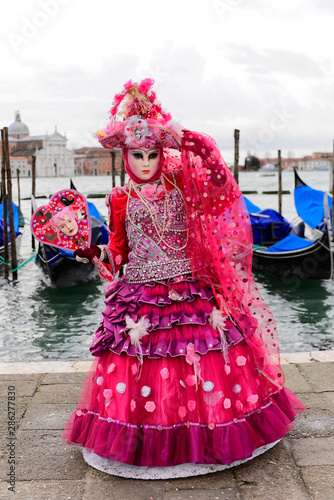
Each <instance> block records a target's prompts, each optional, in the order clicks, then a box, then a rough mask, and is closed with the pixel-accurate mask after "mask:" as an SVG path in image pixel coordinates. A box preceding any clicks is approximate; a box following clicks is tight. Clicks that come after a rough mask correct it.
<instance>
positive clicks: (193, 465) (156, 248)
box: [63, 79, 304, 479]
mask: <svg viewBox="0 0 334 500" xmlns="http://www.w3.org/2000/svg"><path fill="white" fill-rule="evenodd" d="M153 83H154V82H153V80H150V79H145V80H143V81H142V82H140V83H139V84H138V83H136V82H133V81H132V80H130V81H129V82H127V83H126V84H125V85H124V88H123V90H122V92H121V93H119V94H116V96H115V98H114V102H113V107H112V108H111V120H110V122H109V123H108V124H107V126H106V127H105V129H103V130H102V131H98V132H97V137H98V140H99V142H100V143H101V144H102V146H104V147H106V148H109V149H113V148H122V149H123V158H124V163H125V168H126V171H127V173H128V175H129V178H130V180H129V182H128V184H127V185H126V186H124V187H123V188H114V189H113V190H112V191H111V193H110V194H109V195H108V196H107V198H106V204H107V206H108V210H109V221H110V231H111V232H110V240H109V244H108V245H105V246H103V247H97V246H95V245H91V247H90V248H85V249H81V250H78V251H77V252H76V254H77V259H78V260H83V259H85V261H91V260H93V259H94V257H97V258H98V259H99V260H100V262H101V270H103V268H105V270H106V271H107V272H106V273H104V275H106V274H107V275H112V276H113V277H115V276H116V275H117V273H118V271H119V270H120V268H121V267H122V266H124V265H125V264H126V271H125V274H124V276H123V277H122V278H121V279H119V280H116V281H111V282H110V283H109V284H108V285H107V288H106V301H105V304H106V309H105V310H104V312H103V318H102V320H101V323H100V325H99V327H98V329H97V331H96V333H95V337H94V340H93V343H92V346H91V353H92V354H93V355H94V356H95V361H94V362H93V364H92V368H91V370H90V372H89V373H88V375H87V376H86V379H85V381H84V384H83V387H82V391H81V395H80V400H79V404H78V409H77V411H76V412H74V413H73V414H72V415H71V417H70V419H69V421H68V423H67V426H66V428H65V430H64V434H63V439H65V440H66V441H67V442H68V443H75V444H79V445H81V446H82V447H83V454H84V458H85V460H86V462H87V463H88V464H90V465H92V466H93V467H95V468H97V469H99V470H102V471H104V472H106V473H109V474H115V475H120V476H124V477H133V478H141V479H154V478H156V479H160V478H171V477H185V476H190V475H196V474H205V473H208V472H215V471H218V470H222V469H224V468H226V467H231V466H233V465H237V464H240V463H242V462H244V461H246V460H249V459H251V458H253V457H255V456H257V455H259V454H260V453H263V452H264V451H266V450H267V449H268V448H270V447H271V446H273V445H275V444H276V443H277V442H278V441H279V440H280V439H282V437H283V436H284V435H285V434H286V432H287V430H289V429H291V428H292V421H293V420H294V418H295V414H296V413H298V412H300V411H303V409H304V407H303V405H302V404H301V403H300V402H299V401H298V399H297V398H296V397H295V396H294V395H293V394H292V392H291V391H289V389H287V388H285V387H284V375H283V372H282V370H281V367H280V363H279V352H278V344H277V331H276V326H275V321H274V318H273V316H272V313H271V312H270V310H269V309H268V307H267V306H266V304H265V302H264V301H263V299H262V298H261V296H260V294H259V291H258V289H257V287H256V285H255V283H254V281H253V278H252V274H251V261H252V233H251V226H250V221H249V217H248V213H247V210H246V208H245V204H244V201H243V198H242V195H241V192H240V190H239V187H238V186H237V184H236V183H235V181H234V179H233V177H232V175H231V173H230V171H229V169H228V167H227V165H226V163H225V162H224V160H223V159H222V157H221V155H220V152H219V150H218V148H217V145H216V144H215V142H214V140H213V139H212V138H210V137H209V136H207V135H205V134H199V133H196V132H190V131H188V130H182V129H181V127H180V126H179V125H178V124H176V123H175V122H173V120H172V119H171V115H170V114H168V113H166V112H165V111H164V110H163V109H162V108H161V105H160V103H159V101H157V100H156V95H155V93H154V91H153V90H152V85H153ZM102 274H103V273H102ZM110 279H112V278H110Z"/></svg>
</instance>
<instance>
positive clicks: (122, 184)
mask: <svg viewBox="0 0 334 500" xmlns="http://www.w3.org/2000/svg"><path fill="white" fill-rule="evenodd" d="M124 184H125V167H124V160H123V156H122V163H121V186H124Z"/></svg>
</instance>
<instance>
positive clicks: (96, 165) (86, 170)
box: [74, 146, 122, 175]
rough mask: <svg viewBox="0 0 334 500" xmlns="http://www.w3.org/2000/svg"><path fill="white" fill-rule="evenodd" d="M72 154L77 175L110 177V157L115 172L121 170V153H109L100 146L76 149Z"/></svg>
mask: <svg viewBox="0 0 334 500" xmlns="http://www.w3.org/2000/svg"><path fill="white" fill-rule="evenodd" d="M74 153H75V159H74V161H75V168H76V172H77V175H111V171H112V155H114V158H115V160H114V161H115V168H116V172H120V170H121V163H122V152H121V151H119V150H115V151H110V150H108V149H105V148H103V147H102V146H100V147H96V148H92V147H85V148H80V149H76V150H75V151H74Z"/></svg>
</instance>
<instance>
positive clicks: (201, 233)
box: [181, 138, 284, 396]
mask: <svg viewBox="0 0 334 500" xmlns="http://www.w3.org/2000/svg"><path fill="white" fill-rule="evenodd" d="M210 139H211V138H210ZM211 140H213V139H211ZM217 151H218V148H217ZM181 159H182V169H183V190H184V201H185V206H186V211H187V216H188V224H189V244H188V250H189V257H190V259H191V265H192V272H193V276H194V277H196V278H199V279H203V280H205V281H207V282H209V283H210V284H211V285H212V287H213V289H214V292H215V295H216V297H217V299H218V301H219V302H220V304H221V309H222V311H223V313H226V314H228V315H230V316H231V317H232V318H234V320H235V321H236V323H237V324H238V326H239V328H240V329H241V330H242V332H243V334H244V336H245V339H246V341H247V343H248V344H249V346H250V347H251V348H252V351H253V354H254V359H255V363H256V366H257V368H258V370H259V371H261V372H262V373H263V374H264V375H265V376H266V377H267V379H268V382H269V381H271V382H274V383H275V384H276V385H277V387H278V388H280V387H282V386H283V385H284V375H283V372H282V370H281V367H280V361H279V350H278V342H277V329H276V324H275V320H274V317H273V314H272V313H271V311H270V309H269V308H268V306H267V304H266V303H265V302H264V300H263V299H262V297H261V295H260V293H259V290H258V288H257V286H256V284H255V282H254V279H253V276H252V254H253V252H252V249H253V237H252V230H251V225H250V219H249V215H248V212H247V209H246V205H245V202H244V199H243V197H242V194H241V191H240V189H239V186H238V185H237V184H236V182H235V180H234V178H233V176H232V174H231V172H230V171H229V168H228V167H227V165H226V163H225V161H224V160H223V158H222V157H221V156H220V153H219V155H217V162H218V164H219V172H220V173H221V174H222V175H219V176H218V177H217V176H216V177H215V174H214V172H211V171H210V169H208V167H207V166H205V165H204V164H203V162H202V160H201V159H200V158H199V157H198V156H195V155H194V154H193V153H190V152H186V151H183V152H182V156H181ZM271 390H272V389H271V388H270V383H268V396H269V395H270V391H271Z"/></svg>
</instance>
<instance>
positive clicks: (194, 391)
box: [63, 278, 304, 478]
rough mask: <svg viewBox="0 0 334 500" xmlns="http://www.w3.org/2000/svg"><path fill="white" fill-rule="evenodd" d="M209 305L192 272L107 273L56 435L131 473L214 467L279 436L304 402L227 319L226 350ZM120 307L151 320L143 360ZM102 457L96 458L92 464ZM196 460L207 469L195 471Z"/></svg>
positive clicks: (135, 316) (246, 454) (136, 318)
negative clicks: (101, 304) (80, 376)
mask: <svg viewBox="0 0 334 500" xmlns="http://www.w3.org/2000/svg"><path fill="white" fill-rule="evenodd" d="M216 306H217V305H216V303H215V299H214V297H213V295H212V292H211V290H210V287H207V286H206V285H205V284H204V283H201V282H199V281H194V280H192V279H190V278H189V279H183V280H182V281H180V280H170V281H168V280H167V281H165V282H162V283H155V284H154V283H151V284H147V285H142V284H140V285H132V284H127V283H125V281H124V280H121V281H119V282H116V283H113V284H112V286H110V287H109V289H108V290H107V292H106V310H105V311H104V313H103V320H102V322H101V324H100V326H99V328H98V330H97V332H96V336H95V338H94V341H93V345H92V348H91V351H92V353H93V354H95V355H97V356H96V359H95V361H94V362H93V364H92V368H91V370H90V372H89V373H88V375H87V376H86V379H85V381H84V383H83V387H82V391H81V395H80V400H79V404H78V409H77V411H75V412H74V413H73V414H72V415H71V417H70V419H69V421H68V423H67V425H66V428H65V430H64V433H63V439H65V440H66V441H67V442H68V443H74V444H79V445H81V446H82V447H84V449H85V453H86V456H87V457H88V456H89V457H90V458H89V459H88V458H87V461H88V462H89V463H91V464H92V465H93V466H96V467H97V468H100V469H101V470H106V472H110V470H111V471H112V472H111V473H115V474H117V473H118V472H117V468H115V467H114V468H112V467H111V469H110V470H108V467H106V465H105V464H106V463H108V462H110V464H115V463H118V464H124V466H125V464H128V465H127V466H125V467H129V466H134V468H135V469H136V473H135V474H131V473H124V472H123V473H122V472H120V473H119V474H120V475H126V476H127V477H142V478H145V477H146V476H145V475H144V474H141V473H140V470H141V468H142V469H143V470H144V469H145V471H146V472H147V469H149V470H153V471H154V470H158V468H170V467H174V468H175V467H176V468H177V467H179V466H181V464H192V467H190V468H188V471H187V472H185V473H182V474H181V475H183V476H184V475H191V474H196V473H205V472H213V471H214V470H217V469H221V468H224V467H227V466H231V465H233V464H237V463H240V462H242V461H244V460H247V459H249V458H251V457H253V456H255V455H256V454H257V453H258V452H260V451H264V450H265V449H266V448H267V447H268V446H270V445H272V444H273V443H275V442H277V441H278V440H280V439H281V438H282V437H283V436H284V435H285V434H286V432H287V430H289V429H291V428H292V427H293V425H292V421H293V420H294V418H295V415H296V414H297V413H299V412H301V411H303V410H304V406H303V405H302V404H301V403H300V401H299V400H298V399H297V398H296V397H295V396H294V395H293V393H292V392H291V391H290V390H289V389H286V388H283V389H279V388H278V387H277V386H276V385H274V384H271V383H270V382H269V381H268V380H267V379H266V378H265V377H264V376H263V375H262V374H261V373H259V371H258V370H257V369H256V367H255V365H254V361H253V355H252V351H251V349H250V347H249V346H248V345H247V343H246V342H245V341H244V339H243V337H242V335H241V333H240V332H239V331H238V329H237V328H236V326H235V325H234V324H233V321H231V320H228V321H227V322H226V329H225V330H224V334H225V340H224V344H225V351H226V345H227V347H228V349H227V353H226V352H225V356H224V355H223V352H222V351H223V350H222V342H221V340H222V339H221V337H220V333H219V332H218V331H216V330H215V329H214V328H213V327H212V325H211V324H210V322H209V318H210V314H211V312H212V310H213V307H216ZM126 316H129V317H130V318H131V319H132V320H133V321H134V322H138V321H139V320H140V318H142V317H145V318H146V319H148V321H149V324H150V327H149V328H148V330H149V335H146V336H145V337H143V338H142V341H141V354H142V356H143V363H141V362H140V359H139V352H138V346H137V347H136V346H135V345H132V344H131V342H130V338H129V335H127V332H126ZM194 351H195V353H194ZM191 353H193V354H192V355H191ZM94 457H95V458H97V461H96V460H95V458H94ZM99 459H100V461H102V462H100V463H103V464H104V465H103V466H102V465H101V466H98V465H95V464H94V461H96V463H98V461H99ZM194 464H201V465H202V466H203V467H204V466H210V467H211V469H210V470H209V469H207V468H205V467H204V468H203V471H202V472H198V469H196V468H194ZM183 466H184V465H183ZM166 470H167V469H166ZM138 471H139V472H138ZM189 471H190V472H189ZM147 477H150V478H154V477H155V476H154V474H153V475H152V474H151V475H149V476H147ZM157 477H176V474H175V473H172V472H171V473H169V474H168V475H165V476H163V475H161V474H160V475H158V476H157Z"/></svg>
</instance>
